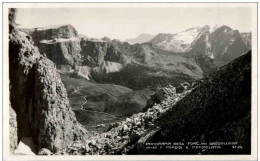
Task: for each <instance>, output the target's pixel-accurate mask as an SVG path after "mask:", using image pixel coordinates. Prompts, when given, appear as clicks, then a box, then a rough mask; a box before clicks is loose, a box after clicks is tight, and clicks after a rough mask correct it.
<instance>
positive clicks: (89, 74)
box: [20, 25, 250, 131]
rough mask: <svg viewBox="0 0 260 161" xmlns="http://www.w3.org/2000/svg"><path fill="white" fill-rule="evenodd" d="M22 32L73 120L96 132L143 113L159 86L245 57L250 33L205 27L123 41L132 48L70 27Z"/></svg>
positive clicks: (191, 79) (198, 76) (204, 73)
mask: <svg viewBox="0 0 260 161" xmlns="http://www.w3.org/2000/svg"><path fill="white" fill-rule="evenodd" d="M20 30H21V31H23V32H25V33H27V34H29V35H30V36H31V37H32V40H33V41H34V43H35V45H36V46H38V48H39V51H40V53H44V54H45V56H46V57H48V58H49V59H50V60H52V61H53V62H54V63H55V64H56V66H57V68H58V69H59V72H60V74H61V80H62V82H63V83H64V85H65V87H66V90H67V93H68V98H69V101H70V105H71V107H72V110H73V111H74V112H75V114H76V117H77V120H78V121H79V122H80V123H81V124H82V125H84V126H85V127H86V128H87V129H88V128H90V129H91V130H94V131H95V130H97V129H95V128H96V127H100V126H103V125H104V124H107V123H114V122H117V121H118V120H123V119H125V118H127V117H129V116H131V115H133V114H136V113H138V112H141V111H143V110H144V108H145V107H146V106H147V101H148V100H149V99H150V98H151V95H152V94H153V93H154V92H155V91H156V90H157V89H158V88H160V87H165V86H167V85H172V86H174V87H178V86H179V85H180V84H181V83H183V82H187V83H190V84H191V83H192V82H194V81H195V80H198V79H201V78H203V77H205V76H208V75H209V74H210V73H212V72H214V71H216V70H217V69H218V68H219V66H221V65H222V64H226V63H227V62H229V61H230V60H232V59H234V58H236V57H238V56H240V55H241V54H243V53H244V52H246V50H248V49H249V46H248V44H249V43H248V42H249V40H250V33H249V34H241V35H240V34H239V32H238V31H235V30H232V29H231V28H229V27H227V26H220V27H218V26H208V25H206V26H204V27H195V28H191V29H187V30H185V31H183V32H181V33H178V34H164V33H160V34H158V35H156V36H151V35H146V34H143V35H142V34H141V35H140V36H139V37H137V38H136V40H134V39H132V40H130V39H129V40H127V41H129V42H131V44H130V43H128V42H122V41H120V40H116V39H114V40H111V39H109V38H108V37H104V38H102V39H95V38H89V37H87V36H83V35H80V34H78V32H77V30H76V29H75V28H74V27H73V26H72V25H64V26H54V27H47V28H34V29H20ZM220 37H221V39H220ZM223 37H225V41H223ZM135 41H136V43H135ZM220 41H222V42H221V43H220ZM241 43H242V45H241ZM237 46H239V47H240V48H238V47H237ZM233 48H234V49H233ZM222 49H225V50H222ZM233 50H234V51H233ZM234 53H236V54H238V55H234ZM232 54H233V55H232ZM219 55H224V56H222V57H220V56H219Z"/></svg>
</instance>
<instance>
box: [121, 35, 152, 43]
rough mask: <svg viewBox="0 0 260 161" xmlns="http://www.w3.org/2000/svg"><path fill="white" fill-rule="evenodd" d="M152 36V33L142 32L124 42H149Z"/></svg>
mask: <svg viewBox="0 0 260 161" xmlns="http://www.w3.org/2000/svg"><path fill="white" fill-rule="evenodd" d="M153 37H154V35H151V34H145V33H143V34H140V35H138V36H137V37H136V38H132V39H126V40H125V42H128V43H129V44H137V43H139V44H142V43H146V42H149V41H150V40H152V38H153Z"/></svg>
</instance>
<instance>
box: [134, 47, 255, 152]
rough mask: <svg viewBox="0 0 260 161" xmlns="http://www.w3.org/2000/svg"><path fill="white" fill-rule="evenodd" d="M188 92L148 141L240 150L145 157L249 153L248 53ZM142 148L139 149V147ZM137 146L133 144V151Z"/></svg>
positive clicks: (249, 88) (197, 150)
mask: <svg viewBox="0 0 260 161" xmlns="http://www.w3.org/2000/svg"><path fill="white" fill-rule="evenodd" d="M196 84H197V85H195V87H194V89H193V90H192V92H190V93H189V94H187V95H186V96H185V97H184V98H183V99H181V100H180V101H178V102H177V103H176V104H175V105H173V106H172V107H171V108H170V109H169V110H168V111H166V112H165V113H163V114H162V115H161V116H160V117H159V118H158V120H157V121H156V125H157V126H158V127H159V128H160V130H158V131H157V132H156V134H154V135H152V136H151V137H149V141H150V142H153V143H156V142H182V143H184V144H185V145H187V142H199V143H209V142H237V146H241V147H242V149H234V148H232V146H222V147H221V148H220V149H211V148H209V149H194V148H193V149H192V148H188V149H187V148H183V149H177V150H176V149H163V150H162V151H160V150H146V151H144V152H143V153H145V154H199V153H200V154H250V152H251V52H249V53H248V54H246V55H243V56H241V57H239V58H237V59H235V60H234V61H232V62H231V63H229V64H228V65H225V66H223V67H221V68H220V69H219V70H218V71H217V72H215V73H212V74H211V75H210V76H208V77H206V78H205V79H202V80H201V81H199V82H197V83H196ZM141 147H142V146H141ZM141 147H140V146H138V145H136V149H135V152H138V151H139V150H138V148H141Z"/></svg>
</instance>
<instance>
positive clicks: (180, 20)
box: [16, 7, 252, 40]
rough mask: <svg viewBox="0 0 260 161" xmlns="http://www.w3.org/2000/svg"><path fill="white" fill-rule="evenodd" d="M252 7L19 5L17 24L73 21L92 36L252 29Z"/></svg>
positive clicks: (82, 30)
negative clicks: (205, 28)
mask: <svg viewBox="0 0 260 161" xmlns="http://www.w3.org/2000/svg"><path fill="white" fill-rule="evenodd" d="M251 16H252V11H251V8H239V7H237V8H171V7H168V8H140V7H139V8H136V7H135V8H134V7H132V8H101V7H99V8H31V9H30V8H20V9H18V12H17V20H16V21H17V24H19V25H20V27H23V28H35V27H45V26H54V25H64V24H71V25H72V26H74V27H75V28H76V30H77V31H78V32H79V34H82V35H86V36H88V37H92V38H102V37H105V36H107V37H109V38H111V39H119V40H126V39H129V38H134V37H137V36H138V35H140V34H142V33H148V34H152V35H156V34H158V33H178V32H181V31H183V30H186V29H188V28H191V27H199V26H200V27H202V26H205V25H213V24H217V25H227V26H230V27H231V28H233V29H238V30H239V31H240V32H250V31H251V19H252V17H251Z"/></svg>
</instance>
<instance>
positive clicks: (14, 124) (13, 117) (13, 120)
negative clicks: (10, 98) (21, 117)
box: [9, 106, 18, 154]
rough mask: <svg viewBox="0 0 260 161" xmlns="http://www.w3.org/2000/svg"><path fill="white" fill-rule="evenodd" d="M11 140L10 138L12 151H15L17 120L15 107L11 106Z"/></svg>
mask: <svg viewBox="0 0 260 161" xmlns="http://www.w3.org/2000/svg"><path fill="white" fill-rule="evenodd" d="M9 140H10V152H11V154H13V153H14V150H15V149H16V148H17V141H18V138H17V122H16V113H15V111H14V109H13V108H12V107H11V106H9Z"/></svg>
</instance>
